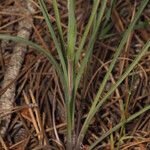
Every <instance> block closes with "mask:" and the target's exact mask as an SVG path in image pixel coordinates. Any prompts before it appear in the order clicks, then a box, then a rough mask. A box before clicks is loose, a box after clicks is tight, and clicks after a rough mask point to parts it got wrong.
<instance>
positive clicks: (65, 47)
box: [0, 0, 150, 150]
mask: <svg viewBox="0 0 150 150" xmlns="http://www.w3.org/2000/svg"><path fill="white" fill-rule="evenodd" d="M148 1H149V0H143V1H142V2H141V4H140V6H139V8H138V10H137V12H136V15H135V16H134V19H133V21H132V22H131V23H130V25H129V26H128V28H127V29H126V31H125V32H124V33H123V35H122V38H121V40H120V43H119V45H118V47H117V48H116V50H115V53H114V55H113V59H112V61H111V64H110V66H109V68H108V71H107V73H106V75H105V76H104V78H103V81H102V83H101V84H100V86H99V89H98V91H97V94H96V96H95V97H94V98H93V101H92V105H91V107H90V110H89V112H88V114H87V116H86V118H85V121H84V123H83V125H82V127H81V130H80V133H79V135H78V137H77V141H75V143H76V146H75V145H74V141H73V137H74V134H75V132H74V129H75V127H76V124H75V101H76V94H77V90H78V87H79V83H80V81H81V78H82V76H83V73H84V70H85V68H86V66H87V63H88V62H89V60H90V57H91V55H92V52H93V47H94V44H95V41H96V39H97V36H98V32H99V29H100V26H101V22H102V19H103V21H104V22H105V24H107V23H108V18H109V17H110V14H111V13H110V12H111V9H109V10H108V11H107V10H106V4H107V2H108V1H107V0H101V1H100V0H94V2H93V7H92V11H91V15H90V17H89V20H88V22H87V24H86V26H85V30H84V33H83V35H82V38H81V41H80V43H79V46H78V47H77V48H76V42H77V27H76V17H75V1H74V0H68V33H67V42H65V40H64V37H63V30H62V26H61V19H60V14H59V9H58V3H57V0H53V1H52V3H53V8H54V13H55V18H56V25H57V28H58V32H59V37H57V36H56V34H55V31H54V27H53V25H52V23H51V20H50V18H49V14H48V10H47V7H46V5H45V2H44V0H38V2H39V5H40V9H41V11H42V13H43V16H44V18H45V21H46V23H47V26H48V29H49V32H50V35H51V38H52V40H53V42H54V44H55V48H56V50H57V53H58V56H59V59H60V64H59V63H58V62H57V61H56V59H55V58H54V57H53V56H52V54H51V53H50V52H47V51H46V50H45V49H43V48H42V47H41V46H40V45H37V44H36V43H34V42H31V41H28V40H26V39H23V38H21V37H16V36H11V35H5V34H0V39H5V40H12V41H15V42H21V43H24V44H26V45H29V46H32V47H33V48H34V49H35V50H36V51H37V52H40V53H41V54H43V55H44V56H45V57H47V58H48V60H49V62H50V63H51V64H52V65H53V66H54V68H55V70H56V71H57V74H58V76H59V78H60V82H61V84H62V87H63V91H64V99H65V103H66V108H67V145H66V147H67V149H68V150H71V149H73V148H74V147H75V149H80V146H81V144H82V142H83V139H84V137H85V135H86V132H87V130H88V127H89V124H90V122H91V120H92V118H93V116H94V115H95V114H96V112H98V111H99V110H100V109H101V108H102V107H103V105H104V103H105V102H106V101H107V100H108V98H109V96H110V95H111V94H112V93H113V92H114V91H115V89H116V88H117V87H118V86H119V85H120V84H121V83H122V82H123V81H124V79H125V78H126V77H127V76H128V75H129V73H130V72H131V71H132V70H133V69H134V67H135V66H136V65H137V64H138V62H139V61H140V59H141V58H142V57H143V56H144V54H145V53H146V52H147V50H148V48H149V47H150V41H148V42H147V43H146V44H145V45H144V47H143V48H142V49H141V51H140V52H139V54H138V55H137V56H136V58H135V59H134V60H133V62H132V63H131V64H130V65H129V66H128V68H127V69H126V70H125V71H124V72H123V74H122V75H121V76H120V77H119V79H118V80H117V82H116V84H115V85H112V87H111V88H110V89H109V91H108V92H107V93H106V94H105V95H104V96H103V97H102V98H101V96H102V93H103V91H104V88H105V86H106V83H107V81H108V80H109V77H110V75H111V72H112V70H113V69H114V66H115V64H116V62H117V60H118V57H119V56H120V54H121V52H122V49H123V48H124V46H125V44H126V42H127V40H128V38H129V36H130V35H131V33H132V32H133V31H134V29H135V25H136V23H137V21H138V19H139V17H140V15H141V14H142V11H143V9H144V8H145V7H146V5H147V3H148ZM114 3H115V1H114V0H112V1H111V7H113V4H114ZM89 32H91V34H90V37H88V34H89ZM87 38H88V40H89V42H88V45H86V47H87V48H86V51H85V55H84V58H83V59H82V60H80V56H81V53H82V50H83V49H84V47H85V43H86V40H87ZM79 61H80V63H81V65H80V67H76V66H77V64H78V62H79ZM149 109H150V105H149V106H146V107H145V108H143V109H142V110H140V111H139V112H137V113H135V114H133V115H132V116H130V117H129V118H127V119H126V120H125V122H124V120H123V121H122V122H120V123H119V124H118V125H116V126H115V127H113V128H112V129H111V130H109V131H108V132H106V133H105V134H104V135H102V136H101V137H100V138H98V139H97V140H96V141H95V142H94V143H92V144H91V145H90V146H89V149H93V148H94V147H95V146H96V145H97V144H98V143H99V142H101V141H102V140H103V139H104V138H106V137H107V136H109V135H110V134H111V133H113V132H114V131H116V130H117V129H119V128H120V127H122V126H123V125H124V124H125V123H128V122H130V121H132V120H133V119H135V118H136V117H138V116H139V115H141V114H142V113H144V112H145V111H147V110H149Z"/></svg>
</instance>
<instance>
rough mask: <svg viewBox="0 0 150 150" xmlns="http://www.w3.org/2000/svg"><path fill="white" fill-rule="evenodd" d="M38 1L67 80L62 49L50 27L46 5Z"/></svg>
mask: <svg viewBox="0 0 150 150" xmlns="http://www.w3.org/2000/svg"><path fill="white" fill-rule="evenodd" d="M38 1H39V4H40V8H41V11H42V13H43V16H44V18H45V21H46V23H47V26H48V29H49V31H50V34H51V37H52V39H53V41H54V44H55V47H56V50H57V52H58V55H59V58H60V61H61V64H62V68H63V72H64V75H65V81H66V82H67V68H66V62H65V59H64V56H63V53H62V50H61V48H60V44H59V42H58V40H57V37H56V35H55V32H54V29H53V27H52V24H51V20H50V17H49V14H48V11H47V8H46V5H45V3H44V1H43V0H38Z"/></svg>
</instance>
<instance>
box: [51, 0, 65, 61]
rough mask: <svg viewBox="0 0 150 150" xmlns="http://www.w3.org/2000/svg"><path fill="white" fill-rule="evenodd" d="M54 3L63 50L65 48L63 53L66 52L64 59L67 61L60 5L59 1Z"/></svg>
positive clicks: (53, 0) (54, 0)
mask: <svg viewBox="0 0 150 150" xmlns="http://www.w3.org/2000/svg"><path fill="white" fill-rule="evenodd" d="M52 2H53V8H54V13H55V18H56V24H57V28H58V32H59V35H60V40H61V43H62V48H63V50H64V51H63V52H64V55H63V56H64V58H65V59H66V50H65V42H64V37H63V31H62V26H61V20H60V14H59V9H58V3H57V0H52Z"/></svg>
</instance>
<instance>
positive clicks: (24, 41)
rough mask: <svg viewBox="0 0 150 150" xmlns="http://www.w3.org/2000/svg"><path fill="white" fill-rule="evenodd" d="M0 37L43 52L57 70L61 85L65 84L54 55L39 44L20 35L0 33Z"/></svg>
mask: <svg viewBox="0 0 150 150" xmlns="http://www.w3.org/2000/svg"><path fill="white" fill-rule="evenodd" d="M0 39H3V40H12V41H14V42H19V43H22V44H25V45H28V46H31V47H33V48H35V50H36V51H37V52H39V53H41V54H43V55H44V56H45V57H46V58H48V60H49V61H50V63H51V64H52V65H53V66H54V67H55V69H56V71H57V73H58V75H59V77H60V79H61V82H62V85H63V86H64V85H65V82H64V75H63V72H62V69H61V68H60V66H59V64H58V63H57V62H56V60H55V59H54V57H53V56H52V55H51V54H50V53H49V52H48V51H46V50H45V49H43V48H42V47H41V46H39V45H37V44H36V43H34V42H31V41H29V40H26V39H24V38H22V37H19V36H11V35H6V34H0Z"/></svg>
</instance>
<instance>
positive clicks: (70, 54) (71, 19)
mask: <svg viewBox="0 0 150 150" xmlns="http://www.w3.org/2000/svg"><path fill="white" fill-rule="evenodd" d="M76 36H77V29H76V19H75V2H74V0H68V33H67V40H68V46H67V61H68V99H66V102H67V149H68V150H71V149H72V148H73V143H72V142H73V141H72V140H73V129H74V107H75V106H74V99H73V87H74V57H75V44H76Z"/></svg>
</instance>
